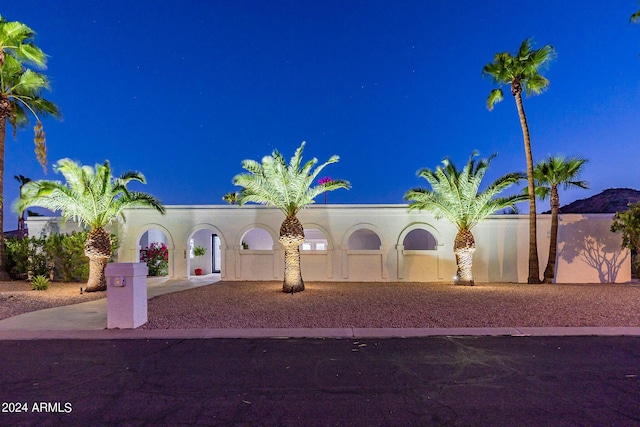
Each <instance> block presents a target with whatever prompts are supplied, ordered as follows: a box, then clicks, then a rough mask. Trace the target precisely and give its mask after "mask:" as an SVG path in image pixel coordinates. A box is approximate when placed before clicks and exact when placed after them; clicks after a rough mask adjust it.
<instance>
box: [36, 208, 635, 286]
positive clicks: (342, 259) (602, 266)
mask: <svg viewBox="0 0 640 427" xmlns="http://www.w3.org/2000/svg"><path fill="white" fill-rule="evenodd" d="M125 216H126V222H124V223H119V224H117V225H116V226H114V227H113V228H112V231H113V232H114V233H116V234H117V235H118V237H119V239H120V249H119V252H118V260H119V261H120V262H137V261H138V260H139V252H140V249H141V248H142V247H141V242H142V241H143V240H144V239H143V236H144V237H147V236H149V235H151V234H149V232H152V233H153V234H154V235H157V234H158V232H161V233H162V234H163V235H164V238H165V243H166V245H167V248H168V249H169V276H171V277H175V278H183V277H189V276H191V275H193V271H194V265H195V263H196V260H194V259H193V258H191V256H190V250H191V244H192V242H195V243H194V244H198V245H201V246H202V245H204V246H205V247H207V249H208V252H207V253H208V254H209V255H208V256H207V257H205V258H206V259H205V260H204V262H203V261H202V260H197V262H198V266H199V267H204V270H205V274H207V273H211V272H214V271H219V272H220V275H221V277H222V278H223V279H224V280H229V281H247V280H283V277H284V248H283V247H282V245H281V244H280V243H279V242H278V233H279V229H280V225H281V223H282V221H283V219H284V215H283V214H282V212H280V211H279V210H277V209H273V208H268V207H263V206H255V205H249V206H243V207H239V206H234V205H225V206H219V205H199V206H187V205H172V206H166V214H165V215H161V214H159V213H158V212H157V211H155V210H152V209H129V210H127V211H126V212H125ZM298 217H299V219H300V221H301V222H302V224H303V226H304V228H305V232H308V233H309V234H308V236H307V241H306V242H305V245H303V246H302V250H301V262H302V275H303V279H304V280H306V281H367V282H389V281H393V282H395V281H398V282H419V281H429V282H451V281H452V278H453V276H454V275H455V273H456V267H455V258H454V255H453V249H452V248H453V241H454V238H455V235H456V232H457V230H456V228H455V227H454V226H453V225H452V224H450V223H449V222H447V221H444V220H436V219H435V218H434V217H433V215H431V214H430V213H428V212H419V211H412V212H409V211H408V209H407V206H406V205H400V204H397V205H312V206H310V207H309V208H307V209H304V210H303V211H301V212H300V213H299V215H298ZM611 222H612V215H611V214H565V215H561V216H560V226H559V236H558V237H559V245H558V253H559V256H558V261H557V270H556V282H557V283H605V282H616V283H620V282H627V281H629V280H630V279H631V264H630V258H631V257H630V254H629V251H628V250H626V249H624V250H623V249H621V248H620V243H621V236H620V234H614V233H611V232H610V231H609V228H610V226H611ZM550 223H551V216H550V215H538V247H539V250H538V254H539V259H540V274H541V275H542V272H543V271H544V267H545V266H546V261H547V254H548V247H549V230H550ZM27 225H28V228H29V233H30V235H39V234H40V233H41V232H43V230H44V231H45V232H46V230H47V229H48V230H49V232H69V231H71V230H72V229H74V228H75V227H76V225H75V224H73V223H72V222H67V223H66V224H62V223H60V221H59V218H51V217H30V218H29V219H28V223H27ZM528 226H529V218H528V215H493V216H490V217H489V218H487V219H486V220H484V221H482V222H481V223H480V224H478V225H477V226H476V227H474V228H473V230H472V232H473V234H474V236H475V239H476V245H477V251H476V253H475V256H474V264H473V271H474V276H475V280H476V282H480V283H481V282H520V283H523V282H526V281H527V276H528ZM212 236H215V238H216V239H217V240H216V239H213V238H212ZM213 242H216V243H213ZM216 246H217V247H216ZM215 257H217V258H215ZM214 264H217V265H214Z"/></svg>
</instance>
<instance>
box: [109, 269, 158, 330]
mask: <svg viewBox="0 0 640 427" xmlns="http://www.w3.org/2000/svg"><path fill="white" fill-rule="evenodd" d="M148 271H149V270H148V268H147V265H146V264H144V263H138V262H119V263H112V264H107V268H106V270H105V276H106V279H107V328H108V329H116V328H118V329H135V328H137V327H138V326H141V325H144V324H145V323H147V273H148Z"/></svg>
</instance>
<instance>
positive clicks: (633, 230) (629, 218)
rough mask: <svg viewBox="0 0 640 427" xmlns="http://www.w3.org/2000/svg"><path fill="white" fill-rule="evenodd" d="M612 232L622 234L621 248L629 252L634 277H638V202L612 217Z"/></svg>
mask: <svg viewBox="0 0 640 427" xmlns="http://www.w3.org/2000/svg"><path fill="white" fill-rule="evenodd" d="M611 231H612V232H614V233H615V232H618V231H621V232H622V247H623V248H628V249H630V250H631V254H632V258H631V259H632V266H633V272H634V276H635V277H636V278H637V277H639V276H640V261H639V260H638V252H640V202H638V203H633V204H630V205H629V209H628V210H626V211H624V212H618V213H616V214H615V216H614V217H613V224H611Z"/></svg>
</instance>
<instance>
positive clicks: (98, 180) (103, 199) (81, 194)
mask: <svg viewBox="0 0 640 427" xmlns="http://www.w3.org/2000/svg"><path fill="white" fill-rule="evenodd" d="M54 170H55V171H56V172H60V173H61V174H62V175H63V176H64V178H65V179H66V181H67V182H66V184H63V183H61V182H59V181H46V180H38V181H31V182H29V183H28V184H26V185H25V186H24V189H23V192H22V194H21V195H20V199H18V201H17V202H16V205H15V207H16V209H17V210H18V211H22V210H24V209H26V208H27V207H28V206H40V207H43V208H46V209H50V210H52V211H60V212H61V213H62V216H63V217H64V218H67V219H72V220H74V221H77V222H78V223H80V224H81V225H84V226H87V227H89V228H90V233H89V235H88V236H87V241H86V242H85V255H86V256H87V257H88V258H89V280H88V282H87V289H86V291H87V292H94V291H104V290H106V289H107V285H106V279H105V276H104V269H105V267H106V265H107V262H108V260H109V258H111V255H112V252H111V238H110V236H109V233H108V232H107V231H106V230H105V226H107V225H108V224H109V223H111V222H112V221H114V220H117V219H120V218H121V219H122V220H125V217H124V213H123V211H124V210H125V209H127V208H133V207H150V208H153V209H155V210H157V211H158V212H160V213H162V214H164V207H163V206H162V204H161V203H160V201H159V200H158V199H156V198H155V197H153V196H151V195H149V194H146V193H141V192H137V191H130V190H129V189H128V188H127V185H128V184H129V183H130V182H132V181H137V182H140V183H143V184H145V183H146V180H145V178H144V175H143V174H142V173H140V172H137V171H130V172H126V173H124V174H122V175H121V176H120V177H118V178H114V177H113V175H112V171H111V166H110V165H109V162H108V161H105V162H104V164H102V165H99V164H96V165H95V168H92V167H91V166H82V165H80V164H78V163H76V162H74V161H73V160H70V159H62V160H59V161H58V162H57V163H56V164H55V165H54Z"/></svg>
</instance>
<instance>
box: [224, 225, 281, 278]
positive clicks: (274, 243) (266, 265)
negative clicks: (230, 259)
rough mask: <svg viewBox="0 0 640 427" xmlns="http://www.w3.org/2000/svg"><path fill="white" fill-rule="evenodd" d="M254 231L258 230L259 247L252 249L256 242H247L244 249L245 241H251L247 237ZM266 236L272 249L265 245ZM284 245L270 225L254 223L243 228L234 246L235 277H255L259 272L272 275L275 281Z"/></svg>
mask: <svg viewBox="0 0 640 427" xmlns="http://www.w3.org/2000/svg"><path fill="white" fill-rule="evenodd" d="M252 230H257V234H258V237H257V239H256V241H257V242H259V243H258V246H254V247H252V245H253V244H254V242H252V241H246V243H247V244H248V245H247V246H246V247H244V248H243V245H242V243H243V241H245V240H250V239H251V237H250V236H249V238H248V237H247V234H248V233H251V232H252ZM264 236H266V237H268V238H269V239H270V245H271V246H270V247H268V246H269V245H268V244H265V240H264ZM281 248H282V245H281V244H280V242H279V241H278V234H277V233H276V232H275V231H274V230H273V229H272V228H271V227H269V226H268V225H266V224H262V223H253V224H249V225H247V226H245V227H243V228H242V229H241V230H240V232H239V233H238V234H237V235H236V241H235V242H234V245H233V252H234V257H235V277H236V279H239V278H241V277H247V278H248V277H255V276H256V274H258V272H261V274H265V275H270V277H272V278H273V279H277V278H278V277H279V276H278V271H279V270H280V264H279V259H280V250H281Z"/></svg>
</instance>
